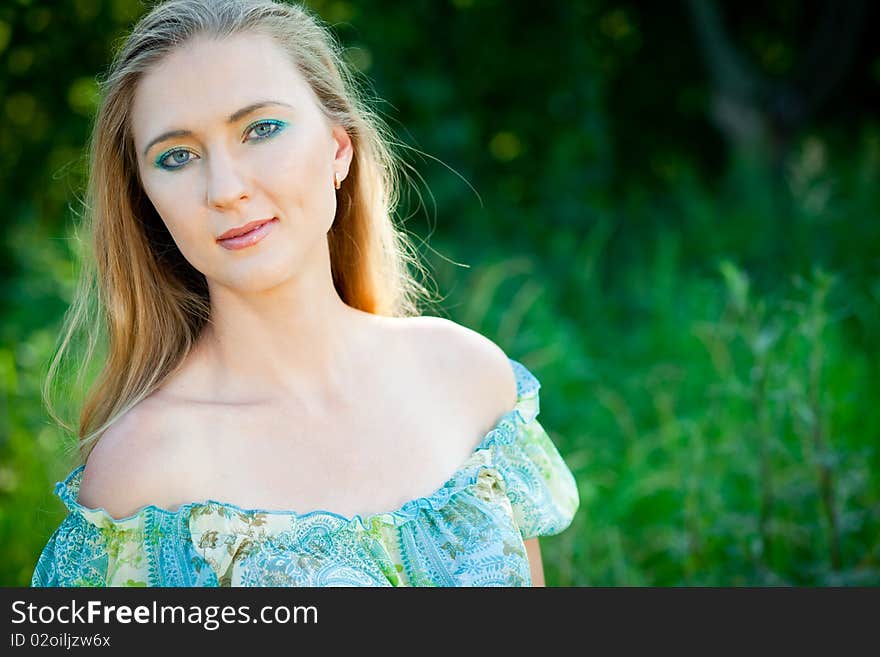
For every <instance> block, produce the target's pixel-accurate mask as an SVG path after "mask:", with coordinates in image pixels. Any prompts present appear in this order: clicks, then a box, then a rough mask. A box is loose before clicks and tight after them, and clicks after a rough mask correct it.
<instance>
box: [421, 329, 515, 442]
mask: <svg viewBox="0 0 880 657" xmlns="http://www.w3.org/2000/svg"><path fill="white" fill-rule="evenodd" d="M411 319H413V320H414V323H413V326H414V327H415V330H416V333H419V334H420V339H419V342H420V343H421V344H425V345H428V347H427V348H426V349H425V350H424V353H425V358H426V359H427V362H426V366H427V367H429V368H431V369H432V371H437V372H443V373H444V374H445V375H447V376H448V377H449V379H448V380H449V381H452V382H453V383H454V385H455V386H457V387H459V389H460V391H461V392H462V393H463V394H465V395H466V396H467V397H468V398H469V399H471V400H473V401H474V402H475V403H476V404H477V405H478V406H479V408H481V409H483V410H482V412H483V415H484V416H485V417H488V418H494V419H490V420H489V421H488V423H487V424H488V428H491V427H492V426H494V424H495V423H496V422H497V420H498V419H500V417H501V416H502V415H504V414H505V413H507V412H508V411H510V410H511V409H512V408H513V407H514V404H515V403H516V399H517V388H516V376H515V375H514V372H513V368H512V366H511V364H510V360H509V359H508V357H507V354H506V353H505V352H504V350H502V349H501V347H499V346H498V345H497V344H495V343H494V342H493V341H492V340H490V339H489V338H487V337H486V336H484V335H482V334H481V333H478V332H477V331H474V330H473V329H470V328H468V327H466V326H462V325H461V324H457V323H455V322H453V321H451V320H448V319H445V318H443V317H431V316H422V317H414V318H411ZM422 338H424V339H422Z"/></svg>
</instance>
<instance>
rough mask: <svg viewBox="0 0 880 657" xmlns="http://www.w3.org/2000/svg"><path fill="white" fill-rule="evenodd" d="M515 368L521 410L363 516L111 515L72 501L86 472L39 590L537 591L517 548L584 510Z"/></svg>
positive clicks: (534, 390) (75, 480)
mask: <svg viewBox="0 0 880 657" xmlns="http://www.w3.org/2000/svg"><path fill="white" fill-rule="evenodd" d="M508 360H509V361H510V364H511V366H512V368H513V370H514V372H515V374H516V383H517V400H516V404H515V406H514V408H513V409H512V410H511V411H509V412H508V413H507V414H505V415H504V416H503V417H502V418H501V419H500V420H499V422H498V424H497V425H496V426H495V427H494V428H493V429H492V430H491V431H490V432H489V433H488V434H486V435H485V436H484V437H483V438H482V440H481V441H480V443H479V444H478V446H477V447H476V448H475V449H474V451H473V452H472V453H471V455H470V457H469V458H468V459H467V460H466V461H465V463H464V464H462V465H461V466H460V467H459V468H458V470H457V471H456V472H455V473H454V474H453V475H452V476H451V477H450V478H449V480H448V481H447V482H446V483H445V484H444V485H443V486H441V487H440V488H439V489H438V490H437V491H435V492H434V493H432V494H431V495H429V496H427V497H420V498H417V499H413V500H411V501H409V502H407V503H406V504H404V505H403V506H401V507H400V508H399V509H397V510H395V511H390V512H385V513H377V514H374V515H370V516H367V517H362V516H359V515H355V516H354V517H352V518H347V517H345V516H342V515H339V514H337V513H333V512H330V511H324V510H318V511H312V512H309V513H303V514H300V513H295V512H292V511H276V510H264V509H244V508H241V507H238V506H235V505H233V504H229V503H226V502H220V501H216V500H207V501H200V502H190V503H187V504H184V505H182V506H180V507H179V508H178V509H176V510H175V511H169V510H166V509H162V508H159V507H156V506H153V505H149V506H145V507H143V508H141V509H139V510H138V511H137V512H136V513H134V514H132V515H130V516H128V517H126V518H122V519H114V518H113V517H112V516H110V515H109V514H108V513H107V512H106V511H105V510H104V509H103V508H98V509H91V508H88V507H85V506H83V505H82V504H80V503H79V502H78V501H77V498H78V493H79V485H80V480H81V478H82V472H83V468H84V466H79V467H78V468H76V469H75V470H73V471H72V472H71V473H70V474H69V475H68V477H67V478H66V479H65V480H64V481H62V482H58V483H57V484H56V485H55V494H56V495H58V496H59V497H60V498H61V500H62V502H63V503H64V505H65V506H66V507H67V509H68V511H69V513H68V514H67V516H66V517H65V518H64V520H63V521H62V522H61V524H60V526H59V527H58V528H57V529H56V530H55V532H54V533H53V534H52V536H51V538H50V539H49V541H48V544H47V545H46V546H45V548H44V549H43V551H42V553H41V554H40V557H39V560H38V562H37V564H36V568H35V570H34V573H33V578H32V580H31V586H530V585H531V576H530V570H529V562H528V557H527V554H526V550H525V546H524V543H523V541H524V540H525V539H529V538H532V537H535V536H550V535H554V534H558V533H559V532H561V531H562V530H564V529H565V528H567V527H568V526H569V525H570V524H571V521H572V519H573V517H574V514H575V511H577V509H578V507H579V504H580V500H579V497H578V489H577V485H576V483H575V480H574V477H573V475H572V473H571V471H570V470H569V468H568V467H567V466H566V463H565V462H564V461H563V459H562V457H561V456H560V454H559V452H558V451H557V449H556V447H555V445H554V444H553V442H552V441H551V440H550V438H549V436H548V435H547V433H546V432H545V430H544V429H543V427H542V426H541V425H540V424H539V422H538V420H537V419H536V416H537V415H538V410H539V405H538V389H539V387H540V384H539V382H538V380H537V379H536V378H535V377H534V375H532V374H531V372H529V371H528V370H527V369H526V368H525V366H523V365H522V364H521V363H519V362H517V361H515V360H512V359H508Z"/></svg>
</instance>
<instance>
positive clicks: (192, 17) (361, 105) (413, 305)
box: [43, 0, 432, 463]
mask: <svg viewBox="0 0 880 657" xmlns="http://www.w3.org/2000/svg"><path fill="white" fill-rule="evenodd" d="M239 33H257V34H264V35H268V36H271V37H272V38H274V39H275V40H276V42H277V43H279V44H280V45H281V46H282V47H283V48H284V49H285V50H286V52H287V53H288V54H289V55H290V58H291V61H292V63H294V64H295V65H296V66H297V69H298V71H299V72H300V73H301V74H302V76H303V77H304V79H305V80H306V81H307V82H308V84H309V85H310V86H311V88H312V89H313V91H314V93H315V95H316V97H317V98H318V101H319V107H320V109H321V111H322V112H323V113H324V115H325V116H326V117H327V118H328V119H329V120H330V121H331V122H333V123H336V124H339V125H341V126H343V127H344V128H345V129H346V130H347V131H348V134H349V135H350V137H351V140H352V144H353V147H354V157H353V160H352V162H351V165H350V168H349V173H348V176H347V178H346V181H345V185H344V186H343V187H342V189H340V190H339V191H338V192H337V201H338V202H337V210H336V217H335V219H334V223H333V226H332V228H331V229H330V231H329V233H328V245H329V250H330V257H331V266H332V276H333V283H334V286H335V287H336V290H337V292H338V293H339V295H340V298H341V299H342V300H343V301H344V302H345V303H346V304H348V305H349V306H352V307H354V308H358V309H360V310H363V311H366V312H370V313H374V314H378V315H388V316H413V315H418V314H420V309H419V307H418V304H419V301H420V300H425V301H432V299H431V298H430V295H428V294H427V291H426V289H425V288H424V287H423V286H422V285H421V284H420V283H418V282H417V280H416V279H415V278H414V277H413V275H412V274H411V272H410V271H409V269H408V264H412V265H414V267H415V269H416V270H417V271H418V272H420V273H424V268H423V267H422V266H421V264H420V263H419V260H418V258H417V256H416V251H415V249H414V248H413V245H412V243H411V242H410V241H409V238H408V236H407V235H406V234H405V233H404V232H403V231H402V230H401V229H398V228H397V227H396V226H395V225H394V222H393V219H392V213H393V211H394V209H395V208H396V206H397V203H398V200H399V197H400V190H401V181H402V180H403V178H404V177H403V176H402V175H401V174H402V173H405V172H404V169H403V166H401V165H404V166H408V165H405V163H404V162H403V161H402V159H400V158H398V156H397V154H396V153H395V152H394V150H393V146H394V145H402V144H399V142H396V141H395V140H394V139H393V137H392V133H391V132H390V130H389V129H388V128H387V126H386V125H385V124H384V123H383V121H382V120H381V119H380V117H379V116H378V115H377V114H376V113H375V112H374V111H372V110H371V109H370V108H369V107H368V104H367V101H366V99H365V95H364V93H363V91H362V90H361V89H360V88H359V87H358V86H357V83H356V80H355V77H354V73H353V72H352V71H351V70H349V68H348V65H347V64H346V62H345V59H344V57H343V50H342V48H341V47H340V46H339V44H338V43H337V42H336V40H335V38H334V36H333V35H332V33H331V32H330V31H329V30H328V29H327V27H326V26H325V25H324V24H323V23H322V22H321V21H320V19H319V18H317V17H315V16H313V15H312V14H310V13H309V12H308V11H307V10H306V9H305V8H303V7H300V6H297V5H293V4H283V3H280V2H275V1H273V0H169V1H166V2H162V3H160V4H157V5H156V6H154V7H153V8H152V9H151V10H150V11H149V12H148V13H147V14H146V15H145V16H143V17H142V18H141V19H140V20H139V21H138V22H137V23H136V24H135V26H134V27H133V29H132V31H131V32H130V34H129V35H128V36H127V37H126V39H125V41H124V43H123V44H122V46H121V48H120V49H119V50H118V51H117V53H116V55H115V56H114V58H113V62H112V64H111V66H110V69H109V72H108V73H107V75H106V78H104V79H103V80H99V82H100V85H101V100H100V104H99V107H98V111H97V116H96V118H95V123H94V126H93V131H92V136H91V140H90V144H89V168H90V170H89V179H88V185H87V189H86V203H85V212H84V228H85V232H86V245H85V246H86V247H87V248H90V249H91V250H93V254H88V253H87V254H85V255H84V257H82V263H83V268H82V270H81V272H80V277H79V282H78V286H77V290H76V293H75V296H74V298H73V300H72V303H71V306H70V308H69V310H68V312H67V313H66V315H65V318H64V324H63V326H62V332H61V333H62V336H63V338H62V339H61V343H60V347H59V348H58V350H57V351H56V353H55V356H54V358H53V359H52V362H51V364H50V367H49V371H48V375H47V377H46V380H45V384H44V386H43V397H44V401H45V403H46V406H47V408H48V410H49V413H50V415H51V416H52V417H53V418H54V419H55V420H56V421H57V422H58V423H59V424H60V425H61V426H62V427H64V428H65V429H66V430H67V431H70V432H73V428H72V427H71V426H70V425H68V424H67V423H66V422H64V420H63V419H62V418H61V417H60V416H59V415H58V414H57V413H56V412H55V410H54V408H53V403H52V399H51V397H52V395H51V390H52V384H53V381H55V380H56V378H57V373H58V367H59V363H60V362H61V360H62V359H63V358H64V357H65V355H66V354H67V353H69V352H70V351H71V347H72V342H73V338H74V336H75V335H76V334H77V332H79V331H80V330H85V331H86V332H87V341H86V349H85V352H84V358H83V360H82V361H78V362H77V363H76V367H75V370H76V371H77V376H78V379H77V389H82V381H83V377H84V376H85V374H86V372H87V371H88V368H89V365H90V364H91V363H93V362H94V360H93V359H94V358H95V356H96V349H97V347H98V346H99V342H100V341H101V334H102V332H103V331H106V340H105V342H106V356H105V359H104V366H103V369H102V370H101V371H100V373H99V375H98V376H97V378H96V380H95V382H94V384H93V385H92V386H91V387H90V388H89V389H88V390H87V392H86V394H85V396H84V398H83V401H82V404H81V406H80V407H79V409H78V410H79V422H78V425H79V426H78V428H77V436H78V441H77V443H78V445H79V458H80V462H81V463H84V462H85V460H86V459H87V458H88V454H89V452H90V451H91V449H92V448H93V447H94V445H95V443H96V442H97V441H98V439H99V438H100V436H101V434H102V433H103V432H104V431H105V430H106V429H107V428H108V427H109V426H110V425H111V424H112V423H113V422H114V421H115V420H116V419H117V418H118V417H119V416H120V415H122V414H124V413H125V412H126V411H128V410H129V409H130V408H131V407H133V406H134V405H136V404H137V403H138V402H139V401H141V400H142V399H143V398H144V397H146V396H148V395H149V394H150V392H152V391H153V390H154V389H155V387H156V386H158V385H159V384H160V383H161V382H162V380H163V379H165V378H166V377H167V376H168V375H170V374H171V373H173V372H174V370H175V369H176V368H177V367H178V366H179V365H180V364H181V362H182V361H183V359H184V357H185V356H186V355H187V354H188V353H189V351H190V350H191V348H192V347H193V345H194V344H195V342H196V339H197V337H198V336H199V334H200V332H201V330H202V328H203V327H204V326H205V324H206V323H207V322H208V321H209V317H210V310H211V308H210V299H209V296H208V287H207V283H206V280H205V277H204V275H203V274H201V273H200V272H198V271H197V270H195V269H194V268H193V267H192V266H191V265H190V264H189V262H188V261H187V260H186V259H185V258H184V257H183V255H182V254H181V253H180V251H179V250H178V249H177V246H176V245H175V244H174V242H173V240H172V238H171V236H170V234H169V233H168V231H167V229H166V228H165V226H164V224H163V222H162V220H161V218H160V217H159V216H158V214H157V213H156V211H155V209H154V208H153V206H152V204H151V203H150V202H149V200H148V199H147V198H146V194H145V193H144V191H143V187H142V185H141V182H140V178H139V174H138V167H137V160H136V153H135V149H134V144H133V140H132V137H131V106H132V99H133V97H134V92H135V89H136V86H137V84H138V81H139V80H140V78H141V77H142V76H143V75H144V74H145V73H146V72H147V71H148V70H150V68H151V67H153V66H155V65H156V64H157V62H159V61H160V60H161V59H162V58H163V57H165V56H166V55H168V54H169V53H170V52H172V51H173V50H174V49H176V48H178V47H180V46H181V45H182V44H183V43H185V42H187V41H188V40H190V39H192V38H193V37H196V36H208V37H216V38H222V37H226V36H231V35H234V34H239ZM74 449H75V448H74Z"/></svg>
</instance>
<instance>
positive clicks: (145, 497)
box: [79, 398, 186, 519]
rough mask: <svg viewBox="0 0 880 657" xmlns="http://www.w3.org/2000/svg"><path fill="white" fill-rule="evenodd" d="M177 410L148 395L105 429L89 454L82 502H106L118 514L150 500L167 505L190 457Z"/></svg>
mask: <svg viewBox="0 0 880 657" xmlns="http://www.w3.org/2000/svg"><path fill="white" fill-rule="evenodd" d="M180 432H181V427H180V425H179V424H178V423H176V422H175V421H174V420H173V413H172V412H171V411H170V410H169V409H168V408H167V407H165V406H163V405H162V404H160V403H157V402H156V401H155V400H152V399H150V398H147V399H145V400H143V401H142V402H140V403H139V404H137V405H136V406H134V407H133V408H132V409H130V410H129V411H128V412H126V413H125V414H123V415H122V416H121V417H120V418H119V419H118V420H116V422H114V423H113V424H112V425H111V426H110V428H109V429H107V430H106V431H105V432H104V433H103V435H102V436H101V438H100V439H99V440H98V442H97V444H96V445H95V446H94V447H93V448H92V451H91V452H90V453H89V456H88V458H87V460H86V464H85V469H84V470H83V475H82V481H81V483H80V489H79V502H80V504H82V505H84V506H87V507H89V508H101V507H103V508H104V509H105V510H106V511H107V512H108V513H109V514H110V515H111V516H113V517H114V518H116V519H119V518H123V517H127V516H130V515H132V514H133V513H135V512H137V511H138V510H140V509H141V508H142V507H144V506H146V505H148V504H155V505H156V506H160V507H165V508H168V506H169V504H172V503H173V501H174V498H173V495H174V492H175V486H174V485H173V484H174V481H175V480H176V478H177V477H178V475H179V474H180V471H181V464H185V463H186V458H185V455H184V454H183V445H184V443H183V441H182V440H180V435H181V433H180ZM172 505H173V504H172Z"/></svg>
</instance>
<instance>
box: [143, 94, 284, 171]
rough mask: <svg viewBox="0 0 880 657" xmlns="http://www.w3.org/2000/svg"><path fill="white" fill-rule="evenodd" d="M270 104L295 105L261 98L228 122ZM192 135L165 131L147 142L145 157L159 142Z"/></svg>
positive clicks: (184, 131) (189, 131)
mask: <svg viewBox="0 0 880 657" xmlns="http://www.w3.org/2000/svg"><path fill="white" fill-rule="evenodd" d="M268 105H283V106H284V107H290V108H291V109H293V105H290V104H288V103H283V102H281V101H280V100H261V101H259V102H257V103H251V104H250V105H248V106H246V107H242V108H241V109H240V110H237V111H235V112H233V113H232V114H230V115H229V118H227V119H226V123H235V122H236V121H238V120H240V119H242V118H243V117H245V116H247V115H248V114H250V113H251V112H256V111H257V110H258V109H261V108H263V107H266V106H268ZM192 135H193V132H192V130H169V131H168V132H163V133H162V134H161V135H159V136H158V137H156V138H155V139H153V140H152V141H151V142H150V143H149V144H147V147H146V148H144V157H146V155H147V153H149V152H150V149H151V148H152V147H153V146H154V145H156V144H158V143H159V142H162V141H165V140H166V139H172V138H174V137H191V136H192Z"/></svg>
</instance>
